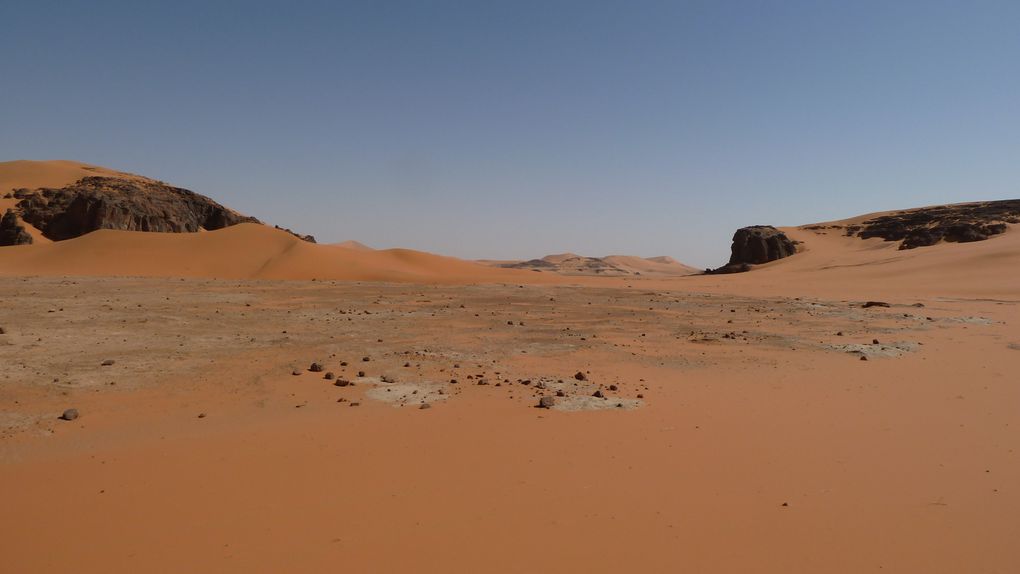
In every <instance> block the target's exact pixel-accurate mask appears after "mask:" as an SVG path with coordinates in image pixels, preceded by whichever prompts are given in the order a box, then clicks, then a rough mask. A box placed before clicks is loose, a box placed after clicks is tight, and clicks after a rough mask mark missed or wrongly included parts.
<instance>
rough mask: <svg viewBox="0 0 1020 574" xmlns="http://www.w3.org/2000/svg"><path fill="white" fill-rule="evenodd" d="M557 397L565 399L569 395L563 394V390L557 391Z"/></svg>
mask: <svg viewBox="0 0 1020 574" xmlns="http://www.w3.org/2000/svg"><path fill="white" fill-rule="evenodd" d="M556 396H557V397H565V396H567V393H565V392H563V390H562V389H561V390H558V391H556Z"/></svg>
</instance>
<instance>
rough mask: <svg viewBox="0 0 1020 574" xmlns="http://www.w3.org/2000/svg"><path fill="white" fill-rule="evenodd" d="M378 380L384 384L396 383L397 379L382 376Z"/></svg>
mask: <svg viewBox="0 0 1020 574" xmlns="http://www.w3.org/2000/svg"><path fill="white" fill-rule="evenodd" d="M379 380H380V381H382V382H384V383H395V382H397V379H395V378H394V377H391V376H389V375H383V376H381V377H379Z"/></svg>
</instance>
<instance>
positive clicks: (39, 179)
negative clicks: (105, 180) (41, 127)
mask: <svg viewBox="0 0 1020 574" xmlns="http://www.w3.org/2000/svg"><path fill="white" fill-rule="evenodd" d="M92 176H102V177H118V178H137V177H138V176H136V175H133V174H129V173H124V172H119V171H115V170H112V169H108V168H105V167H99V166H95V165H89V164H87V163H80V162H76V161H69V160H50V161H32V160H16V161H5V162H0V196H3V195H5V194H7V193H8V192H10V191H13V190H15V189H38V188H41V187H64V186H65V185H68V184H71V183H74V182H76V181H78V180H79V179H82V178H83V177H92Z"/></svg>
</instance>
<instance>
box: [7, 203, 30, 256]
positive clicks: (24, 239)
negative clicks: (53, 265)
mask: <svg viewBox="0 0 1020 574" xmlns="http://www.w3.org/2000/svg"><path fill="white" fill-rule="evenodd" d="M30 243H32V236H31V235H29V234H28V232H27V231H25V226H24V225H21V224H20V223H18V216H17V215H15V214H14V212H13V211H11V210H10V209H8V210H7V213H4V216H3V217H2V218H0V247H3V246H7V245H28V244H30Z"/></svg>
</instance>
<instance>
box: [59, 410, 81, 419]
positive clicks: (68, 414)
mask: <svg viewBox="0 0 1020 574" xmlns="http://www.w3.org/2000/svg"><path fill="white" fill-rule="evenodd" d="M78 416H79V415H78V409H67V410H66V411H64V412H63V413H62V414H61V415H60V418H61V419H62V420H65V421H73V420H74V419H76V418H78Z"/></svg>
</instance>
